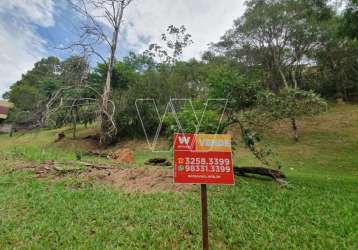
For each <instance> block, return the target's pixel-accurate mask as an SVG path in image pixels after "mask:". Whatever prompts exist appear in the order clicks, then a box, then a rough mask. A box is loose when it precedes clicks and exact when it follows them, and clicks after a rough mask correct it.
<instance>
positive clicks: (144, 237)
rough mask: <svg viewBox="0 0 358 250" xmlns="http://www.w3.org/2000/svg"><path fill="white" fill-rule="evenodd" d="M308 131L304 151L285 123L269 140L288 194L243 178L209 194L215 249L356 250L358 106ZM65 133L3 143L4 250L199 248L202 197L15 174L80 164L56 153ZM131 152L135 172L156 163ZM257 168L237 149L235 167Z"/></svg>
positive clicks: (73, 147) (339, 110) (0, 221)
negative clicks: (47, 165)
mask: <svg viewBox="0 0 358 250" xmlns="http://www.w3.org/2000/svg"><path fill="white" fill-rule="evenodd" d="M300 128H301V133H302V136H301V140H300V142H299V143H294V142H293V141H292V140H291V139H290V138H289V137H288V136H287V133H288V130H287V128H286V127H285V126H284V125H282V127H280V128H279V129H277V128H276V127H275V129H273V130H272V131H269V132H267V135H266V137H265V138H266V140H267V141H268V139H270V140H269V141H270V142H272V145H273V147H274V148H275V149H276V151H277V152H278V154H279V156H280V159H281V161H282V163H283V165H284V168H283V171H284V172H285V173H286V175H287V176H288V182H289V184H290V185H289V187H288V188H282V187H280V186H279V185H278V184H277V183H274V182H272V181H271V180H269V179H266V178H242V177H239V178H236V185H235V186H233V187H218V186H210V187H209V193H208V199H209V201H208V202H209V230H210V244H211V247H212V249H358V106H351V105H343V106H334V107H331V108H330V110H329V111H328V112H327V113H325V114H323V115H321V116H319V117H316V118H303V119H301V120H300ZM58 131H59V130H46V131H37V132H36V131H35V132H33V133H28V134H24V135H16V136H15V137H13V138H9V137H8V136H5V135H0V249H14V248H15V249H200V247H201V224H200V223H201V220H200V197H199V196H200V194H199V192H198V191H186V192H180V193H164V192H162V193H152V194H141V193H124V192H122V191H120V190H118V189H115V188H113V187H111V186H106V185H102V184H99V183H96V182H89V181H85V180H81V179H78V178H74V177H69V178H65V179H61V180H53V179H50V178H48V179H38V178H36V177H34V175H32V174H30V173H26V172H19V171H10V169H11V167H12V166H14V164H18V163H21V162H29V161H35V162H41V161H45V160H55V161H57V162H64V163H65V164H69V162H74V163H73V164H75V162H76V153H77V154H78V152H80V151H81V147H80V146H79V145H77V144H76V142H75V141H73V142H71V140H68V141H67V144H66V145H62V146H58V145H54V144H53V143H52V142H53V140H54V138H55V137H56V134H57V133H58ZM86 133H88V130H84V129H83V130H82V131H81V136H84V135H86ZM68 134H69V135H70V134H71V131H68ZM133 148H134V149H135V156H136V160H137V166H142V165H143V163H144V161H145V160H146V159H148V158H149V157H151V156H155V155H154V154H153V153H151V152H149V151H148V150H146V149H145V148H144V147H138V146H136V144H135V143H134V144H133ZM161 155H168V154H165V153H164V154H161ZM83 158H85V159H86V160H91V161H107V160H105V159H102V160H99V159H96V158H94V157H89V156H85V157H83ZM255 163H256V162H255V160H254V159H253V158H252V157H251V156H250V155H249V154H248V153H247V151H245V150H244V149H241V148H240V147H239V149H238V152H236V164H237V165H240V164H245V165H247V164H255ZM107 164H108V162H107Z"/></svg>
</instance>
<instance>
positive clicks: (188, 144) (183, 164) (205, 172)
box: [173, 133, 235, 250]
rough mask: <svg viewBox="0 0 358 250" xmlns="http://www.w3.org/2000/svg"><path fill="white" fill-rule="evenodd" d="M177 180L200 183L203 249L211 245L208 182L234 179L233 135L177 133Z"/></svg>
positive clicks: (213, 182) (175, 158) (205, 249)
mask: <svg viewBox="0 0 358 250" xmlns="http://www.w3.org/2000/svg"><path fill="white" fill-rule="evenodd" d="M173 139H174V141H173V142H174V143H173V144H174V161H173V162H174V183H186V184H201V193H200V195H201V223H202V237H203V249H204V250H208V249H209V228H208V197H207V184H212V185H213V184H216V185H233V184H234V183H235V177H234V171H233V162H232V151H231V136H230V135H213V134H185V133H182V134H175V135H174V138H173Z"/></svg>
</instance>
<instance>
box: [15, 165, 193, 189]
mask: <svg viewBox="0 0 358 250" xmlns="http://www.w3.org/2000/svg"><path fill="white" fill-rule="evenodd" d="M84 165H85V167H84V168H73V169H69V168H63V167H62V166H60V165H58V164H56V163H55V162H53V161H48V162H43V163H40V164H38V163H31V164H30V163H22V164H19V165H17V166H16V167H15V168H14V169H13V171H30V172H32V173H34V174H35V175H36V177H37V178H46V177H47V178H52V179H62V178H66V177H67V176H71V177H77V178H80V179H83V180H86V181H91V182H92V181H96V182H100V183H103V184H108V185H111V186H113V187H116V188H119V189H120V190H122V191H124V192H129V193H131V192H139V193H156V192H181V191H185V190H195V189H196V188H197V187H196V186H195V185H177V184H175V185H174V183H173V170H172V169H171V168H163V167H154V166H152V167H141V168H113V167H111V166H105V165H91V164H88V163H87V164H86V163H85V164H84Z"/></svg>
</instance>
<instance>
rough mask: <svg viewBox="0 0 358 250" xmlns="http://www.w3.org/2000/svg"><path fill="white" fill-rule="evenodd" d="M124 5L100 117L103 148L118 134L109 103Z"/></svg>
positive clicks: (115, 30) (114, 40)
mask: <svg viewBox="0 0 358 250" xmlns="http://www.w3.org/2000/svg"><path fill="white" fill-rule="evenodd" d="M124 8H125V6H124V5H121V8H120V10H119V11H120V12H119V14H118V16H117V19H116V22H115V27H114V31H113V36H112V44H111V55H110V58H109V61H108V67H107V77H106V84H105V86H104V90H103V96H102V104H101V116H100V127H101V130H100V144H101V145H102V146H106V145H109V144H110V143H111V142H112V141H113V137H114V136H115V134H116V132H117V127H116V125H115V124H114V122H113V120H112V119H113V117H111V116H112V115H111V110H110V109H109V101H110V98H111V80H112V72H113V65H114V63H115V56H116V50H117V43H118V35H119V30H120V26H121V22H122V19H123V12H124Z"/></svg>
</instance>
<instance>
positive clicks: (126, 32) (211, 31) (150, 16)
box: [0, 0, 244, 99]
mask: <svg viewBox="0 0 358 250" xmlns="http://www.w3.org/2000/svg"><path fill="white" fill-rule="evenodd" d="M65 1H66V0H0V99H1V96H2V94H3V93H4V92H5V91H6V90H7V89H8V87H9V86H10V85H11V84H12V83H14V82H15V81H17V80H20V79H21V74H22V73H25V72H26V71H27V70H30V69H31V68H32V67H33V64H34V63H35V62H36V61H37V60H39V59H40V58H42V57H46V56H49V55H58V56H62V57H63V56H64V55H63V54H59V51H57V50H54V49H53V47H54V46H55V45H59V44H63V43H64V44H65V43H66V42H68V41H69V40H71V37H72V36H73V30H72V25H73V23H74V22H76V16H74V15H73V13H71V12H70V11H69V9H68V8H67V7H66V5H65ZM243 3H244V0H220V1H218V0H176V1H174V0H134V2H133V3H132V5H131V6H130V7H129V8H128V10H127V13H126V16H125V25H124V27H123V29H122V32H121V47H120V49H119V50H120V51H119V55H121V56H123V55H126V54H127V53H128V52H129V51H136V52H141V51H143V50H144V49H146V48H147V47H148V44H149V43H151V42H157V41H158V40H159V39H160V34H162V33H163V32H164V31H165V29H166V28H167V27H168V26H169V25H171V24H173V25H176V26H180V25H185V26H186V27H187V29H188V32H189V33H190V34H191V35H192V39H193V40H194V44H193V45H191V46H190V47H189V48H187V49H186V50H185V52H184V59H188V58H191V57H197V58H198V57H200V55H201V53H202V52H203V51H204V50H205V49H206V48H207V45H208V44H209V43H210V42H215V41H217V40H218V39H219V38H220V36H221V35H223V33H224V32H225V31H226V30H227V29H229V28H230V27H231V26H232V24H233V20H234V19H236V18H237V17H239V16H241V15H242V14H243V12H244V4H243Z"/></svg>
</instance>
